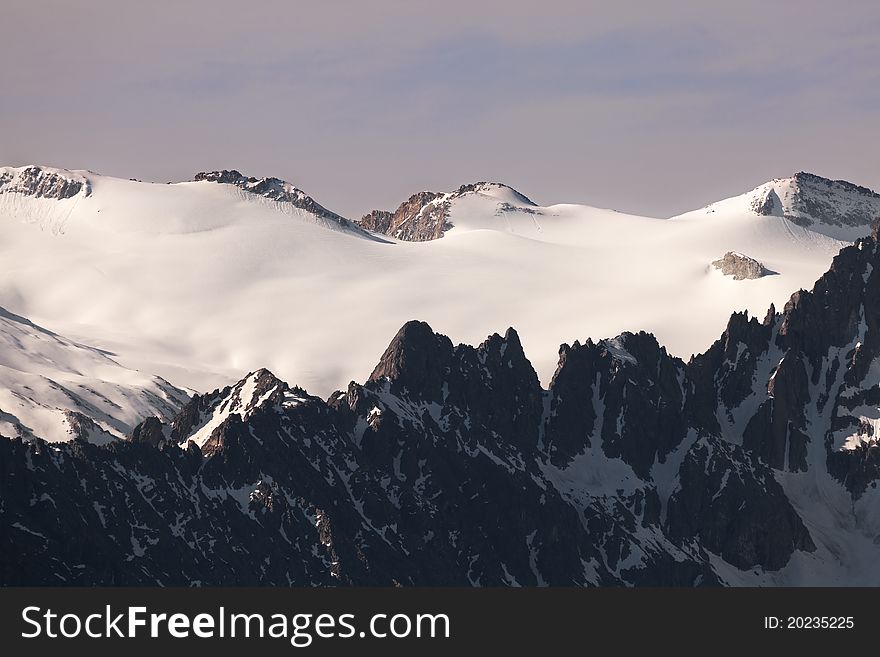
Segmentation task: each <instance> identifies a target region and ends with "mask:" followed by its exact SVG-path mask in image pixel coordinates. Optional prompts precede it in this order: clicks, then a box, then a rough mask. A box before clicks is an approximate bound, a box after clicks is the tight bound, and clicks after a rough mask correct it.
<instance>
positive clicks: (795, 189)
mask: <svg viewBox="0 0 880 657" xmlns="http://www.w3.org/2000/svg"><path fill="white" fill-rule="evenodd" d="M749 198H750V207H751V209H752V210H753V211H754V212H755V213H757V214H760V215H768V216H770V215H772V216H780V217H785V218H786V219H788V220H789V221H791V222H793V223H795V224H798V225H799V226H803V227H805V228H810V229H811V230H816V231H818V232H824V233H826V234H830V235H831V236H840V237H842V238H843V237H848V236H850V235H856V234H861V235H867V234H868V232H869V230H868V227H869V226H871V225H872V223H873V222H874V221H875V220H876V219H877V218H880V194H877V193H876V192H874V191H873V190H870V189H868V188H867V187H862V186H859V185H854V184H853V183H850V182H847V181H845V180H831V179H828V178H823V177H822V176H817V175H816V174H813V173H807V172H804V171H801V172H798V173H796V174H795V175H793V176H791V177H790V178H777V179H774V180H772V181H770V182H768V183H765V184H763V185H761V186H759V187H757V188H755V189H754V190H752V192H750V193H749ZM833 229H837V230H833Z"/></svg>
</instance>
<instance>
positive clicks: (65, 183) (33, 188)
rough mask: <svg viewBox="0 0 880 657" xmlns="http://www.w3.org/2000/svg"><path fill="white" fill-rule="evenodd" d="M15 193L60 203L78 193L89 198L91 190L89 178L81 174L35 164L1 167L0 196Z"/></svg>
mask: <svg viewBox="0 0 880 657" xmlns="http://www.w3.org/2000/svg"><path fill="white" fill-rule="evenodd" d="M15 193H18V194H23V195H25V196H33V197H36V198H51V199H56V200H61V199H67V198H73V197H74V196H77V195H78V194H82V195H83V196H89V195H90V194H91V193H92V187H91V184H90V182H89V179H88V178H87V177H86V176H85V175H83V174H82V173H80V172H75V171H68V170H66V169H56V168H54V167H44V166H38V165H34V164H31V165H28V166H23V167H0V194H15Z"/></svg>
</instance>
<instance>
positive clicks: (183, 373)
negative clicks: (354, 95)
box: [0, 167, 880, 586]
mask: <svg viewBox="0 0 880 657" xmlns="http://www.w3.org/2000/svg"><path fill="white" fill-rule="evenodd" d="M878 216H880V197H878V196H877V195H876V194H874V193H873V192H871V191H870V190H867V189H865V188H861V187H857V186H855V185H852V184H850V183H844V182H840V181H831V180H826V179H824V178H819V177H818V176H814V175H812V174H804V173H800V174H797V175H795V176H794V177H792V178H790V179H784V180H774V181H772V182H770V183H766V184H765V185H762V186H760V187H758V188H757V189H755V190H753V191H752V192H748V193H746V194H744V195H742V196H738V197H733V198H731V199H727V200H724V201H720V202H718V203H715V204H712V205H710V206H707V207H706V208H703V209H701V210H697V211H694V212H690V213H687V214H684V215H681V216H679V217H673V218H671V219H657V218H648V217H635V216H630V215H625V214H621V213H617V212H614V211H611V210H601V209H596V208H590V207H586V206H573V205H551V206H539V205H536V204H535V203H534V202H533V201H532V200H530V199H529V198H528V197H526V196H524V195H523V194H522V193H520V192H517V191H515V190H513V189H512V188H510V187H507V186H505V185H502V184H499V183H475V184H472V185H464V186H462V187H461V188H459V189H458V190H456V191H454V192H450V193H434V192H422V193H419V194H416V195H414V196H412V197H410V198H409V199H408V200H407V201H405V202H404V203H403V204H401V206H400V207H399V208H398V209H397V210H394V211H391V210H388V211H381V210H377V211H374V212H371V213H369V214H368V215H366V216H365V217H364V218H362V219H361V220H360V221H359V222H355V221H351V220H348V219H345V218H343V217H341V216H339V215H338V214H336V213H334V212H332V211H331V210H328V209H327V208H326V207H325V206H323V205H321V204H319V203H318V202H317V201H315V200H314V199H312V198H311V197H309V196H308V195H307V194H306V193H305V192H303V191H301V190H299V189H297V188H296V187H294V186H293V185H291V184H290V183H287V182H284V181H281V180H278V179H275V178H259V179H258V178H252V177H247V176H244V175H242V174H240V173H239V172H237V171H216V172H208V173H202V174H198V175H197V176H196V180H194V181H191V182H183V183H176V184H167V185H160V184H149V183H140V182H137V181H123V180H118V179H113V178H108V177H104V176H99V175H96V174H93V173H91V172H85V171H84V172H71V171H66V170H60V169H49V168H46V167H21V168H15V169H13V168H7V169H0V255H2V257H3V261H4V264H5V265H6V266H5V269H4V275H3V276H2V277H0V305H2V306H3V307H4V308H5V310H2V311H0V336H2V339H3V353H2V355H0V377H2V378H0V434H2V436H3V437H2V438H0V473H2V474H0V487H2V491H0V583H3V584H7V585H8V584H29V585H35V584H39V585H42V584H63V585H97V584H100V585H157V584H158V585H163V586H170V585H183V586H192V585H196V586H197V585H298V586H307V585H344V586H348V585H383V586H384V585H387V586H393V585H403V586H412V585H465V586H490V585H492V586H494V585H504V586H517V585H521V586H544V585H553V586H558V585H576V586H581V585H632V586H639V585H673V586H698V585H798V586H801V585H878V584H880V567H878V565H877V564H878V563H880V511H878V509H880V500H878V499H877V496H878V491H877V481H878V479H880V456H878V455H880V451H878V444H880V438H878V436H880V433H878V432H880V224H877V226H878V227H875V228H873V229H872V228H871V224H872V221H874V220H875V219H876V218H877V217H878ZM851 240H855V243H854V244H853V243H849V242H850V241H851ZM835 254H836V255H835ZM829 267H830V269H829ZM823 271H824V272H825V273H824V274H823V273H822V272H823ZM817 278H818V281H817V280H816V279H817ZM803 288H809V289H810V291H806V289H803ZM792 292H794V294H792ZM768 307H769V311H768V310H767V308H768ZM777 308H781V312H777V310H776V309H777ZM743 309H745V311H743ZM732 311H735V312H732ZM731 312H732V314H731ZM414 317H415V318H418V319H417V320H414V319H413V318H414ZM504 326H514V327H516V328H515V329H514V328H508V329H507V330H506V331H504V332H503V334H499V333H494V332H493V331H495V330H498V329H500V328H503V327H504ZM43 327H47V328H43ZM487 327H488V328H487ZM435 329H436V330H435ZM634 330H637V331H639V332H629V331H634ZM56 331H57V333H56ZM446 334H452V335H453V336H454V337H455V341H453V340H451V339H450V338H449V337H447V336H446ZM478 334H479V335H478ZM487 334H488V335H489V337H488V338H485V339H484V336H485V335H487ZM612 335H616V336H617V337H614V338H607V337H605V336H612ZM391 336H393V338H392V339H391V342H390V344H389V343H388V338H389V337H391ZM474 336H478V337H474ZM719 336H720V337H719ZM575 338H578V339H577V340H575ZM460 340H461V341H463V343H462V344H456V343H457V342H459V341H460ZM377 341H381V342H380V343H379V344H378V346H377ZM560 343H563V344H562V346H561V347H559V344H560ZM470 344H478V345H479V346H476V347H474V346H470ZM383 349H384V353H383V351H382V350H383ZM692 353H696V354H697V355H694V356H691V354H692ZM530 359H534V361H532V360H530ZM533 363H534V364H533ZM244 372H249V373H248V374H247V375H245V376H242V374H243V373H244ZM160 377H165V378H160ZM165 379H168V380H169V381H173V382H174V383H175V385H172V384H171V383H168V382H167V381H166V380H165ZM348 381H351V383H347V385H346V382H348ZM358 381H361V382H362V383H358ZM300 386H301V387H300ZM333 387H340V388H341V390H336V391H335V392H332V391H331V390H332V388H333ZM215 388H216V389H215ZM208 390H214V391H213V392H206V391H208Z"/></svg>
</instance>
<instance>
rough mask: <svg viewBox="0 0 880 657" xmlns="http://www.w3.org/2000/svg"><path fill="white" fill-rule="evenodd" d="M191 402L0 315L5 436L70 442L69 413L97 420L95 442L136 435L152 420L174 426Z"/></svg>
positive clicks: (0, 418) (0, 415) (0, 419)
mask: <svg viewBox="0 0 880 657" xmlns="http://www.w3.org/2000/svg"><path fill="white" fill-rule="evenodd" d="M187 399H188V397H187V395H186V393H185V392H183V391H182V390H178V389H175V388H174V387H173V386H171V385H170V384H169V383H167V382H166V381H162V380H161V379H157V378H155V377H152V376H149V375H146V374H142V373H141V372H137V371H134V370H131V369H127V368H125V367H122V366H121V365H119V364H118V363H117V362H115V361H114V360H113V359H112V358H110V356H109V355H108V354H106V353H104V352H101V351H99V350H97V349H94V348H91V347H88V346H85V345H82V344H78V343H76V342H73V341H71V340H68V339H66V338H64V337H62V336H60V335H57V334H55V333H53V332H51V331H49V330H47V329H44V328H42V327H40V326H37V325H35V324H33V323H31V322H30V321H28V320H27V319H25V318H24V317H20V316H17V315H15V314H13V313H10V312H8V311H7V310H5V309H3V308H0V434H2V435H4V436H7V437H12V436H16V435H22V436H24V437H29V436H32V435H36V436H39V437H40V438H44V439H46V440H50V441H61V440H70V439H71V438H72V437H73V436H72V435H71V433H70V428H69V423H68V420H67V417H66V414H65V411H77V412H79V413H82V414H83V415H85V416H86V417H88V418H90V419H92V420H93V421H94V422H95V424H96V425H97V431H93V432H92V433H91V435H90V436H89V440H90V441H91V442H96V443H102V442H107V441H109V440H113V439H114V438H119V437H122V436H124V435H126V434H127V433H129V432H130V431H131V429H132V428H134V425H136V424H137V423H138V422H140V421H141V420H143V419H144V418H145V417H148V416H153V415H156V416H159V417H162V418H166V419H169V418H170V417H172V416H173V415H174V414H175V413H176V412H177V410H178V408H179V407H180V406H181V405H182V404H183V403H185V402H186V400H187Z"/></svg>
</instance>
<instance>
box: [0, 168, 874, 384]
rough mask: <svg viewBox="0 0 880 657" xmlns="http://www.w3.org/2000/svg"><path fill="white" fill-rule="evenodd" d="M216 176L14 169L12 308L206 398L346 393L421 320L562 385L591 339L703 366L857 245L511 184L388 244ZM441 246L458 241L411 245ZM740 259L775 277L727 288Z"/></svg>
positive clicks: (773, 226) (0, 241)
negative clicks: (634, 335) (241, 392)
mask: <svg viewBox="0 0 880 657" xmlns="http://www.w3.org/2000/svg"><path fill="white" fill-rule="evenodd" d="M197 177H198V178H199V180H195V181H189V182H181V183H176V184H153V183H142V182H136V181H130V180H120V179H116V178H110V177H106V176H101V175H97V174H94V173H91V172H87V171H80V172H70V171H64V170H57V169H49V168H46V167H42V168H41V167H26V168H19V169H2V170H0V180H2V181H4V182H3V184H2V185H0V258H2V261H3V262H4V266H5V271H4V275H3V276H2V278H0V305H3V306H4V307H6V308H8V309H9V310H10V311H11V312H15V313H17V314H20V315H23V316H27V317H29V318H30V319H31V320H33V321H35V322H37V323H39V324H42V325H47V326H51V327H52V328H53V330H56V331H58V332H59V333H61V334H63V335H66V336H69V337H71V338H72V339H74V340H78V341H80V342H83V343H86V344H90V345H94V346H96V347H99V348H101V349H105V350H107V351H111V352H113V353H114V354H116V355H117V356H115V358H116V359H117V360H119V362H120V363H121V364H123V365H125V366H127V367H130V368H136V369H138V370H141V371H144V372H149V373H151V374H158V375H161V376H163V377H164V378H166V379H168V380H170V381H173V382H174V383H175V384H177V385H182V386H187V387H190V388H193V389H196V390H209V389H213V388H214V387H216V386H218V385H225V384H228V383H231V382H233V381H237V380H238V379H239V378H240V376H241V374H242V373H243V372H246V371H253V370H256V369H258V368H260V367H268V368H269V369H271V370H272V371H273V372H275V373H276V374H278V375H279V376H281V377H282V378H284V379H287V380H291V381H296V382H297V383H299V384H301V385H303V386H304V387H307V388H308V389H310V390H312V391H313V392H316V393H319V394H328V393H329V392H330V391H331V390H333V389H335V388H338V387H340V386H344V385H345V384H346V383H347V382H348V381H350V380H362V379H363V378H364V377H365V376H367V375H368V374H369V372H370V370H371V368H372V365H373V363H372V362H371V361H372V357H371V354H373V353H376V352H378V351H380V350H381V349H382V347H383V345H384V343H385V340H386V339H387V336H388V335H390V334H392V333H394V331H396V330H397V328H398V327H399V326H400V325H402V324H403V323H404V322H405V321H407V320H409V319H411V318H412V317H419V318H422V319H424V320H426V321H428V322H430V323H431V325H432V326H434V327H436V328H438V330H442V331H443V332H444V333H446V334H449V335H451V336H452V337H453V338H454V339H456V340H460V341H465V342H477V341H479V340H480V339H481V338H482V336H484V335H486V334H488V333H490V332H491V331H492V330H494V328H495V327H497V326H516V327H517V328H518V330H519V332H520V335H521V337H522V340H523V343H524V345H525V346H526V348H527V349H528V351H529V352H530V353H532V354H535V356H534V358H535V359H536V361H535V365H536V369H537V371H538V374H539V377H540V379H541V380H542V381H544V382H545V383H546V382H548V381H549V379H550V377H551V376H552V373H553V371H554V369H555V366H556V362H555V359H554V358H553V356H552V354H553V353H554V352H555V349H556V346H557V345H558V344H560V343H562V342H565V341H568V340H571V339H573V338H574V337H579V338H582V339H583V338H586V337H590V336H592V337H594V338H597V337H602V336H608V335H616V334H618V333H620V332H621V331H624V330H627V329H630V328H632V327H634V326H637V327H639V328H643V329H645V330H650V331H652V332H654V333H655V334H656V335H658V337H659V338H660V339H661V340H662V341H663V343H664V344H666V345H667V346H668V348H669V349H670V350H671V352H672V353H674V354H678V355H681V356H684V357H687V356H689V355H690V354H691V353H696V352H699V351H702V350H704V349H705V348H706V347H708V345H709V344H711V342H712V340H713V339H714V338H715V337H716V336H717V334H718V332H719V331H720V330H721V329H722V328H723V326H724V324H725V322H726V321H727V317H728V315H729V313H730V311H731V310H734V309H747V310H749V311H750V312H752V313H762V312H764V310H765V309H766V307H767V306H768V305H769V304H770V303H776V304H777V305H780V304H782V303H784V302H785V300H786V299H787V298H788V296H789V295H790V294H791V292H792V291H793V290H796V289H798V288H801V287H803V288H808V287H810V286H811V285H812V284H813V282H814V281H815V279H816V278H817V277H818V276H819V275H820V274H821V273H822V272H823V271H824V270H825V269H827V266H828V264H829V263H830V261H831V258H832V257H833V255H834V254H835V253H837V251H838V250H839V249H840V247H841V246H842V244H843V243H842V242H841V241H838V240H835V239H833V238H831V237H829V236H827V235H824V234H821V233H819V232H816V231H815V230H812V229H811V228H805V227H803V226H799V225H797V224H795V223H793V222H791V221H788V220H786V219H785V218H784V217H778V216H775V215H763V214H758V213H757V212H755V211H753V210H752V209H751V208H750V207H740V205H735V206H733V205H731V206H730V207H729V208H728V209H722V208H718V209H716V211H715V212H711V213H707V212H705V211H700V212H698V213H695V214H692V215H684V216H682V217H677V218H675V219H674V220H671V221H670V220H664V219H657V218H650V217H638V216H632V215H627V214H623V213H618V212H615V211H612V210H604V209H599V208H592V207H588V206H579V205H551V206H538V205H535V204H534V203H533V202H532V201H531V200H529V199H528V198H527V197H525V196H524V195H523V194H521V193H519V192H516V191H515V190H513V189H511V188H509V187H507V186H504V185H501V184H497V183H477V184H474V185H464V186H462V187H461V188H459V189H458V190H455V191H454V192H451V193H448V194H434V195H432V194H431V193H426V194H423V195H421V196H420V195H416V197H415V200H413V199H410V201H409V202H408V205H407V204H404V206H405V207H404V206H402V207H404V209H403V210H398V211H397V212H395V213H390V215H392V218H391V219H389V220H388V227H389V230H390V231H391V233H392V235H390V236H386V235H383V236H381V239H378V238H377V237H376V236H375V235H374V234H371V233H367V232H366V231H364V230H363V229H362V228H360V227H358V226H357V225H354V224H352V223H351V222H348V221H346V220H345V219H344V218H341V217H339V215H337V214H336V213H333V212H332V211H330V210H327V209H326V207H325V206H324V205H321V204H319V203H318V202H317V201H314V200H313V199H311V198H310V197H308V195H306V194H305V193H304V192H302V191H300V190H298V189H296V188H295V187H294V186H292V185H290V184H289V183H285V182H284V181H280V180H278V179H273V178H261V179H257V178H250V177H247V176H244V175H241V174H239V173H238V172H235V171H225V172H224V171H218V172H212V173H207V174H200V175H199V176H197ZM428 197H431V198H430V199H429V200H425V199H428ZM426 207H427V208H429V209H428V210H425V208H426ZM725 207H727V206H725ZM431 208H433V210H432V209H431ZM416 216H418V217H421V219H414V218H413V217H416ZM430 217H433V219H431V218H430ZM383 221H384V220H383ZM431 222H434V223H431ZM377 226H378V224H377V225H373V228H374V229H375V228H376V227H377ZM392 226H393V229H392V228H391V227H392ZM425 230H428V231H431V232H432V233H436V234H437V236H439V235H440V234H442V235H443V237H442V239H433V240H431V241H427V242H411V241H407V240H403V239H398V238H396V237H394V236H393V235H394V234H395V233H397V234H398V235H399V236H400V237H403V236H406V235H410V236H414V235H416V234H418V233H421V232H422V231H425ZM860 230H861V229H860ZM400 231H403V232H400ZM862 232H867V229H864V231H862ZM729 252H734V253H738V254H742V255H743V256H745V257H747V258H750V259H753V260H755V261H757V262H759V263H760V265H761V266H762V267H763V268H765V269H766V270H767V271H769V272H773V274H772V275H767V276H763V277H760V278H757V279H754V280H735V279H734V276H725V275H723V274H722V272H721V271H720V270H719V269H716V267H715V266H713V265H712V263H713V262H716V261H718V260H719V259H720V258H723V257H724V256H725V254H727V253H729Z"/></svg>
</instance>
